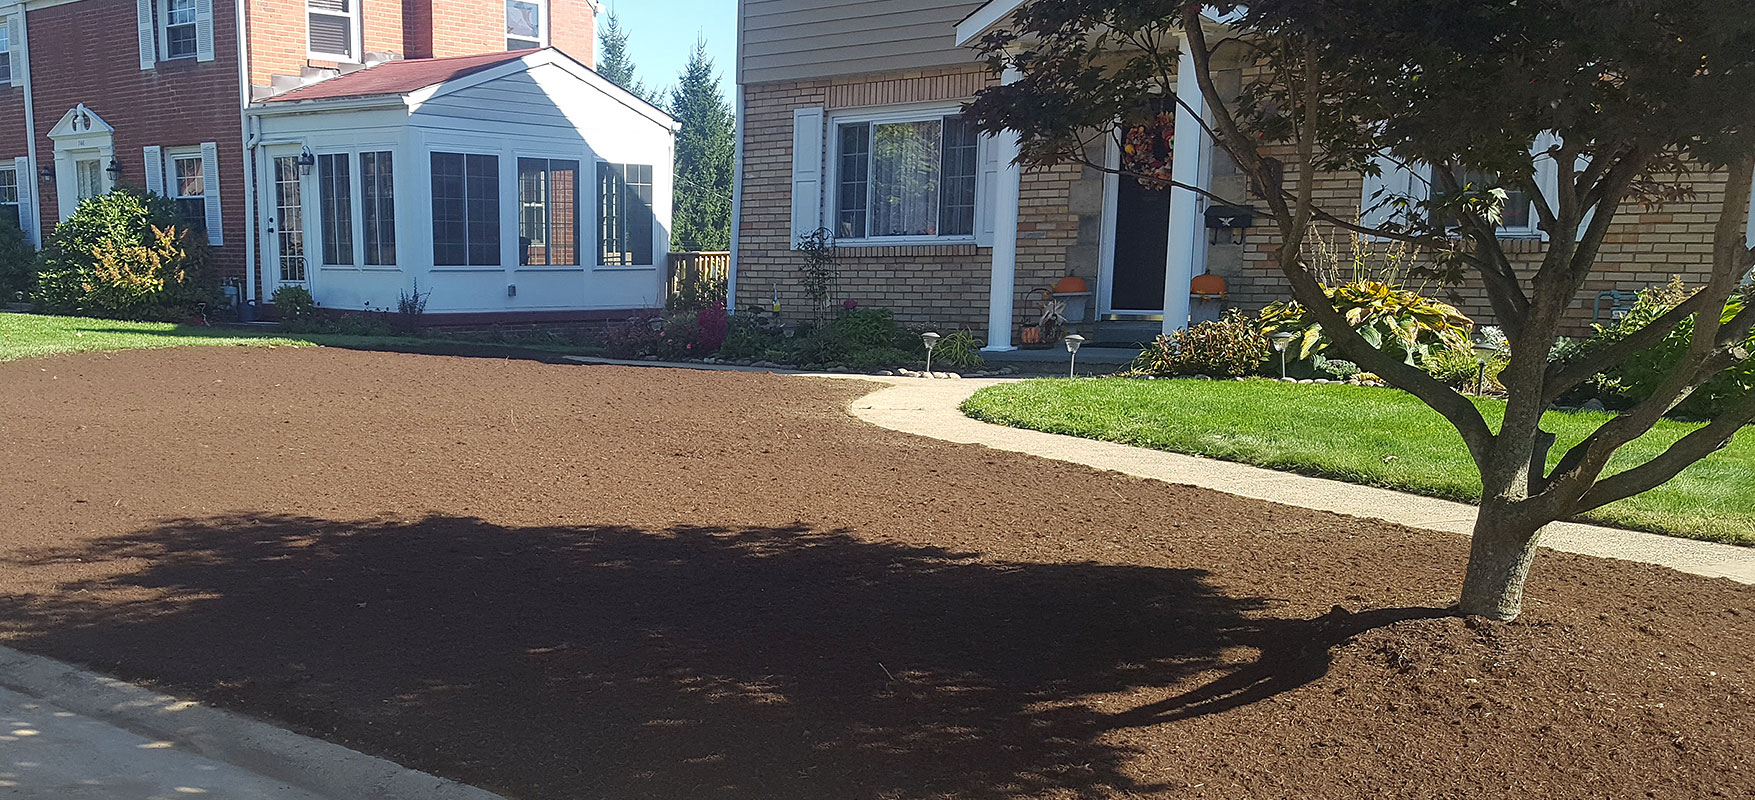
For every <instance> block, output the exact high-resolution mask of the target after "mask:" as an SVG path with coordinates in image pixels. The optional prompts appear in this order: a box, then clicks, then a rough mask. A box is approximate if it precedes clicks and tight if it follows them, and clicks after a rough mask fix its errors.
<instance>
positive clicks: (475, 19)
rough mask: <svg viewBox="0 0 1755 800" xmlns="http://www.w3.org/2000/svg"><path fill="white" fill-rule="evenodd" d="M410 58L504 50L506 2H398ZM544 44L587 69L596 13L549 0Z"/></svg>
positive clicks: (584, 4) (583, 2) (579, 3)
mask: <svg viewBox="0 0 1755 800" xmlns="http://www.w3.org/2000/svg"><path fill="white" fill-rule="evenodd" d="M402 9H403V12H402V13H403V16H404V17H406V19H407V26H406V30H405V31H404V33H403V37H402V41H403V48H404V51H405V52H406V54H407V57H409V58H434V57H437V58H444V57H447V56H470V55H478V54H481V53H496V52H499V51H502V50H505V49H506V3H505V0H402ZM548 15H549V19H548V26H549V44H550V45H552V46H553V47H555V48H557V49H559V50H561V51H562V52H564V53H566V54H567V55H569V56H572V57H573V58H574V59H576V60H578V61H580V62H582V63H584V64H585V65H587V66H590V65H591V64H592V63H594V62H593V57H594V55H595V53H596V41H597V27H596V8H595V7H594V6H593V5H592V4H591V2H590V0H549V3H548Z"/></svg>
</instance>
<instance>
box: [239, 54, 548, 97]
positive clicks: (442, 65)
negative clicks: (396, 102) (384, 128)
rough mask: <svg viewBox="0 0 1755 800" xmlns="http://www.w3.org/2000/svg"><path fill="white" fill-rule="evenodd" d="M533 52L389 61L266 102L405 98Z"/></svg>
mask: <svg viewBox="0 0 1755 800" xmlns="http://www.w3.org/2000/svg"><path fill="white" fill-rule="evenodd" d="M530 53H531V51H529V50H514V51H510V52H505V53H487V54H484V55H475V56H454V57H450V58H410V59H404V60H399V61H386V62H384V63H382V64H377V65H374V66H370V67H366V68H365V69H361V70H355V71H353V72H349V73H347V74H346V75H339V76H336V77H334V78H330V79H328V80H324V81H318V82H317V83H313V84H311V85H309V86H301V87H299V88H297V89H294V90H292V91H290V92H286V93H284V94H278V95H275V96H273V97H270V98H267V99H265V100H263V101H262V102H264V103H291V102H297V101H300V100H339V99H343V98H358V97H382V96H387V95H403V94H409V93H411V92H415V91H418V90H420V89H425V88H427V87H428V86H435V85H438V84H441V83H445V82H446V81H452V80H456V79H458V78H463V77H467V76H469V75H473V74H475V73H477V72H481V71H482V70H486V69H490V68H492V67H496V66H499V65H500V64H504V63H507V62H509V61H517V60H518V59H520V58H523V57H525V56H527V55H530Z"/></svg>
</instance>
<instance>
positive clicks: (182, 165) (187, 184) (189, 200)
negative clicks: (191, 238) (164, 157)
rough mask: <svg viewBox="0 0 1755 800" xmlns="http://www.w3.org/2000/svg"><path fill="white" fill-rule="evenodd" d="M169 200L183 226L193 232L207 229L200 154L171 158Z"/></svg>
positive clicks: (204, 174)
mask: <svg viewBox="0 0 1755 800" xmlns="http://www.w3.org/2000/svg"><path fill="white" fill-rule="evenodd" d="M171 199H172V200H173V201H175V202H176V204H177V215H178V216H180V217H182V218H183V222H184V223H185V224H187V225H189V226H190V227H191V228H193V229H195V230H205V229H206V228H207V173H206V172H205V171H204V170H203V169H202V163H201V154H200V153H191V154H189V155H173V156H171Z"/></svg>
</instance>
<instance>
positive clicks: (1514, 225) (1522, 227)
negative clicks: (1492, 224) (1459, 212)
mask: <svg viewBox="0 0 1755 800" xmlns="http://www.w3.org/2000/svg"><path fill="white" fill-rule="evenodd" d="M1456 180H1457V185H1458V186H1459V187H1460V188H1461V189H1462V190H1463V191H1464V192H1468V193H1471V194H1478V193H1482V192H1487V191H1490V190H1492V189H1503V190H1504V192H1505V203H1504V205H1503V206H1501V207H1500V209H1499V213H1500V217H1499V230H1498V235H1499V236H1502V237H1506V238H1524V237H1530V236H1537V235H1540V231H1539V230H1538V229H1537V227H1536V215H1535V201H1534V200H1532V199H1531V198H1530V195H1529V192H1527V191H1524V190H1523V189H1520V188H1517V187H1515V186H1502V185H1501V184H1500V177H1499V176H1498V175H1495V174H1493V173H1490V172H1481V171H1479V170H1461V171H1459V172H1458V173H1457V175H1456ZM1431 185H1432V188H1433V191H1434V192H1436V191H1437V190H1438V189H1439V187H1441V186H1443V184H1442V183H1441V182H1439V181H1438V179H1437V175H1436V174H1434V175H1433V176H1432V184H1431ZM1445 223H1446V227H1455V226H1456V225H1457V221H1456V220H1455V219H1446V220H1445Z"/></svg>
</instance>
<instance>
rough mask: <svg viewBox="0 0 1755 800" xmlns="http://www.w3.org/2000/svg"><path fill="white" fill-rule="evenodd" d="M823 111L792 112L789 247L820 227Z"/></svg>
mask: <svg viewBox="0 0 1755 800" xmlns="http://www.w3.org/2000/svg"><path fill="white" fill-rule="evenodd" d="M823 119H824V113H823V109H822V108H820V107H813V108H800V109H795V110H794V111H793V112H792V246H793V247H794V248H796V247H798V239H799V237H802V236H808V235H810V234H811V233H813V232H815V231H816V230H817V229H818V228H821V227H822V226H823Z"/></svg>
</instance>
